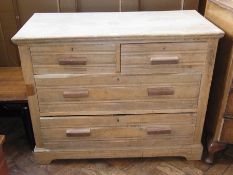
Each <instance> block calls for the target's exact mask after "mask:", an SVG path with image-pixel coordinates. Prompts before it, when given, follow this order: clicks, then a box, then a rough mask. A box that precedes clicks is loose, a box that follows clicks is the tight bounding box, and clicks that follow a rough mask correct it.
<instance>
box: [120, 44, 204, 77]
mask: <svg viewBox="0 0 233 175" xmlns="http://www.w3.org/2000/svg"><path fill="white" fill-rule="evenodd" d="M207 52H208V43H206V42H185V43H141V44H122V45H121V72H122V73H123V74H157V73H158V74H161V73H187V72H190V73H192V72H202V71H203V70H204V65H205V62H206V56H207Z"/></svg>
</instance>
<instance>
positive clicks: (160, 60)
mask: <svg viewBox="0 0 233 175" xmlns="http://www.w3.org/2000/svg"><path fill="white" fill-rule="evenodd" d="M178 63H179V57H176V56H174V57H162V56H161V57H159V56H154V57H151V59H150V64H151V65H159V64H178Z"/></svg>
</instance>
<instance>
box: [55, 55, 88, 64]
mask: <svg viewBox="0 0 233 175" xmlns="http://www.w3.org/2000/svg"><path fill="white" fill-rule="evenodd" d="M58 62H59V65H86V64H87V59H86V58H84V57H69V58H59V59H58Z"/></svg>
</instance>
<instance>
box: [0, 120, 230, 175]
mask: <svg viewBox="0 0 233 175" xmlns="http://www.w3.org/2000/svg"><path fill="white" fill-rule="evenodd" d="M0 133H5V134H6V135H7V142H6V144H5V145H4V148H5V153H6V157H7V162H8V166H9V168H10V172H11V175H26V174H27V175H50V174H51V175H233V158H231V157H230V156H227V155H226V154H220V155H219V156H218V158H217V161H216V163H215V164H214V165H208V164H205V163H204V162H203V161H186V160H185V159H183V158H143V159H142V158H136V159H102V160H101V159H99V160H56V161H54V162H53V163H52V164H50V165H38V164H37V163H36V162H35V160H34V158H33V154H32V151H31V150H30V147H29V144H28V143H27V139H26V136H25V133H24V128H23V124H22V122H21V121H20V119H17V118H9V119H4V118H0ZM0 174H1V173H0Z"/></svg>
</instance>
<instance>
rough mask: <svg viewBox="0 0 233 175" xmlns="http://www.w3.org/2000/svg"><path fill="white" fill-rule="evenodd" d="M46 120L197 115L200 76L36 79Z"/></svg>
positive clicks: (40, 105)
mask: <svg viewBox="0 0 233 175" xmlns="http://www.w3.org/2000/svg"><path fill="white" fill-rule="evenodd" d="M35 80H36V84H37V94H38V99H39V107H40V112H41V115H42V116H51V115H108V114H144V113H155V112H156V113H157V112H160V113H172V112H196V107H197V101H198V96H199V86H200V80H201V75H200V74H175V75H166V76H165V75H135V76H133V75H103V76H101V75H98V76H91V75H90V76H79V75H67V76H66V75H63V76H36V78H35Z"/></svg>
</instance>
